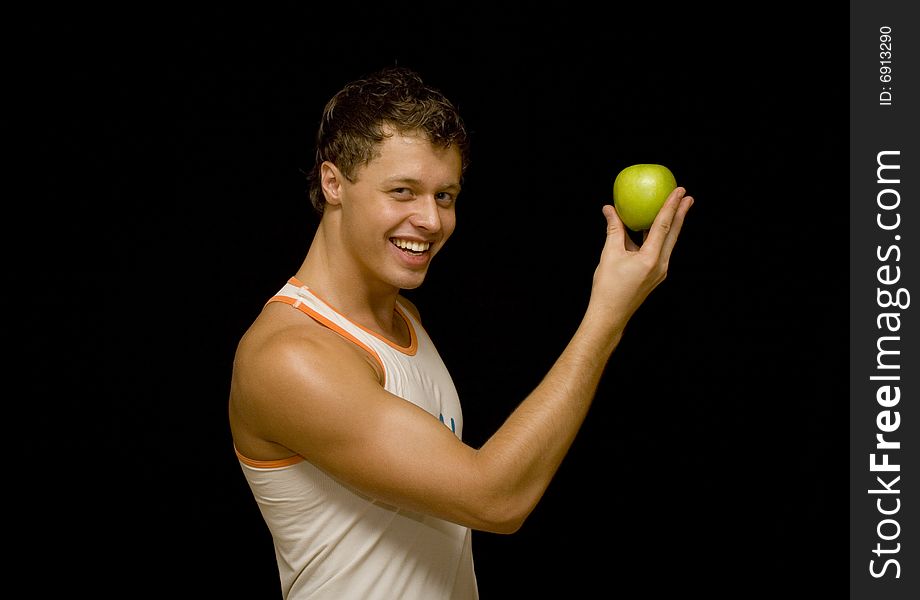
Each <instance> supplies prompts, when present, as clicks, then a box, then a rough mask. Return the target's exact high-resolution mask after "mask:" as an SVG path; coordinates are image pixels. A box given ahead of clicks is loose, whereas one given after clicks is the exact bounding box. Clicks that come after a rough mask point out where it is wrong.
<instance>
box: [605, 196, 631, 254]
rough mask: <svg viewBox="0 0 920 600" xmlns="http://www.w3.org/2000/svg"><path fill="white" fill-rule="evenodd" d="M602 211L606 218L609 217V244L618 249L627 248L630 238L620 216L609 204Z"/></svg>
mask: <svg viewBox="0 0 920 600" xmlns="http://www.w3.org/2000/svg"><path fill="white" fill-rule="evenodd" d="M601 210H602V211H603V213H604V216H605V217H607V242H608V243H613V244H615V246H616V247H617V248H623V247H625V245H626V238H627V237H628V236H627V235H626V230H625V228H624V225H623V221H621V220H620V215H618V214H617V211H616V209H615V208H614V207H613V206H611V205H609V204H605V205H604V207H603V208H602V209H601Z"/></svg>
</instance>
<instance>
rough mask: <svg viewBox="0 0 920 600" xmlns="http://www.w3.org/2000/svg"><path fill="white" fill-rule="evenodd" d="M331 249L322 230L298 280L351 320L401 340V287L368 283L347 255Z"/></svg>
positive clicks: (311, 246)
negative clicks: (398, 312)
mask: <svg viewBox="0 0 920 600" xmlns="http://www.w3.org/2000/svg"><path fill="white" fill-rule="evenodd" d="M330 246H331V245H330V244H329V242H328V240H327V239H326V237H325V235H324V234H323V229H322V227H320V228H319V229H318V230H317V233H316V236H315V237H314V238H313V242H312V243H311V245H310V249H309V251H308V252H307V256H306V258H305V259H304V261H303V264H302V265H301V266H300V268H299V269H298V270H297V273H296V274H295V277H296V278H297V279H298V280H300V281H301V282H302V283H303V284H304V285H306V286H307V287H308V288H310V289H311V290H313V291H314V292H316V294H317V296H319V297H321V298H322V299H323V300H324V301H325V302H327V303H329V304H330V305H331V306H332V307H333V308H335V309H336V310H337V311H338V312H340V313H341V314H343V315H345V316H346V317H348V318H349V319H350V320H351V321H353V322H355V323H357V324H359V325H362V326H364V327H366V328H368V329H370V330H372V331H375V332H377V333H379V334H381V335H383V336H385V337H387V338H390V339H398V338H401V337H402V333H403V332H402V321H401V320H399V319H396V318H395V317H396V313H395V310H396V298H397V296H398V295H399V291H400V290H399V288H395V287H392V286H388V285H382V284H380V283H377V282H370V281H367V278H366V277H362V276H361V274H360V273H359V271H358V268H357V267H356V265H355V264H354V263H353V262H352V261H350V260H349V259H348V257H347V255H345V254H344V253H342V252H336V251H335V250H334V249H333V248H331V247H330ZM375 283H376V285H374V284H375Z"/></svg>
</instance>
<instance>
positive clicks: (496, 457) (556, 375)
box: [231, 189, 692, 533]
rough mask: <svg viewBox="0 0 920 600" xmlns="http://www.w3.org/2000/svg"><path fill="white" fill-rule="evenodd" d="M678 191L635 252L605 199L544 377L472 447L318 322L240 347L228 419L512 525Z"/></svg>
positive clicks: (571, 433)
mask: <svg viewBox="0 0 920 600" xmlns="http://www.w3.org/2000/svg"><path fill="white" fill-rule="evenodd" d="M681 196H682V190H680V189H678V190H675V193H673V194H672V195H671V197H670V198H669V200H668V202H667V203H666V204H665V206H664V207H663V208H662V211H661V213H660V214H659V217H658V219H657V220H656V222H655V224H654V225H653V226H652V230H651V231H650V232H649V235H648V239H647V240H646V242H645V243H644V244H643V246H642V248H641V249H640V248H637V247H636V246H635V245H634V244H632V242H631V241H630V240H629V238H628V236H627V235H626V234H625V230H624V229H623V225H622V223H621V222H620V220H619V218H618V217H617V216H616V213H615V211H613V208H612V207H609V206H608V207H605V209H604V212H605V215H606V217H607V242H606V244H605V246H604V250H603V252H602V255H601V260H600V263H599V265H598V268H597V270H596V271H595V276H594V285H593V288H592V293H591V299H590V301H589V305H588V309H587V311H586V313H585V316H584V319H583V320H582V322H581V324H580V326H579V327H578V329H577V331H576V333H575V335H574V336H573V338H572V339H571V341H570V342H569V344H568V345H567V346H566V348H565V349H564V351H563V352H562V354H561V356H560V357H559V359H558V360H557V361H556V363H555V364H554V365H553V367H552V368H551V369H550V371H549V373H547V375H546V376H545V378H544V379H543V380H542V381H541V383H540V384H539V385H538V386H537V387H536V389H535V390H534V391H533V392H532V393H531V394H530V395H528V396H527V398H525V399H524V400H523V402H521V404H520V405H519V406H518V407H517V408H516V409H515V410H514V411H513V412H512V414H511V415H510V416H509V418H508V419H507V420H506V422H505V423H504V424H503V425H502V426H501V427H500V428H499V429H498V430H497V431H496V432H495V434H494V435H493V436H492V437H491V438H490V439H489V440H488V441H487V442H486V443H485V444H484V445H483V446H482V447H481V448H480V449H478V450H476V449H473V448H471V447H469V446H467V445H465V444H464V443H463V442H461V441H460V440H459V439H457V437H456V436H454V435H453V433H452V432H451V431H450V430H449V429H448V428H446V427H444V426H443V425H442V424H441V423H440V422H439V421H438V420H437V419H435V418H434V417H432V416H431V415H429V414H428V413H426V412H425V411H423V410H422V409H420V408H418V407H416V406H415V405H413V404H411V403H409V402H406V401H404V400H402V399H401V398H398V397H396V396H393V395H392V394H390V393H388V392H386V391H385V390H384V389H383V388H382V386H381V385H380V383H379V380H378V375H377V373H376V372H375V370H374V369H373V367H372V365H371V364H370V363H369V362H368V361H367V359H366V357H365V356H363V355H362V354H361V351H360V350H358V349H357V348H356V347H355V346H353V345H352V344H349V343H345V342H343V340H341V339H339V338H338V337H337V336H336V334H334V333H332V332H330V331H327V330H321V329H320V328H317V329H315V330H314V331H313V332H312V333H311V335H309V336H305V335H303V334H297V333H291V332H288V333H282V334H280V335H276V336H272V337H270V338H269V339H266V340H262V341H260V342H258V343H254V344H252V345H253V346H254V347H250V348H247V349H245V350H244V351H242V352H241V353H240V354H239V357H238V363H237V364H236V371H237V375H235V380H234V387H233V391H232V400H231V418H232V421H234V422H236V423H237V424H239V423H245V425H246V428H247V430H248V431H251V432H253V433H254V434H255V435H258V436H260V437H261V438H263V439H265V440H269V441H270V442H272V443H274V444H278V445H280V446H283V447H285V448H289V449H291V450H292V451H294V452H297V453H298V454H301V455H302V456H304V457H305V458H307V459H308V460H310V461H311V462H312V463H313V464H315V465H316V466H318V467H319V468H321V469H324V470H325V471H327V472H329V473H330V474H331V475H332V476H334V477H337V478H339V479H340V480H342V481H343V482H345V483H347V484H349V485H352V486H354V487H355V488H357V489H358V490H360V491H362V492H363V493H366V494H368V495H370V496H372V497H374V498H377V499H379V500H381V501H383V502H386V503H388V504H392V505H394V506H398V507H401V508H406V509H409V510H414V511H419V512H423V513H427V514H432V515H435V516H438V517H441V518H443V519H446V520H450V521H453V522H456V523H460V524H463V525H467V526H469V527H473V528H476V529H481V530H487V531H494V532H500V533H509V532H512V531H515V530H516V529H517V528H519V527H520V525H521V524H522V523H523V521H524V520H525V519H526V517H527V515H529V514H530V512H531V511H532V510H533V508H534V506H536V504H537V502H538V501H539V499H540V498H541V497H542V495H543V493H544V491H545V490H546V487H547V486H548V485H549V482H550V480H551V479H552V477H553V476H554V475H555V473H556V470H557V469H558V467H559V464H560V463H561V461H562V459H563V457H564V456H565V454H566V452H567V451H568V449H569V447H570V446H571V444H572V441H573V440H574V438H575V435H576V434H577V432H578V429H579V428H580V426H581V424H582V422H583V421H584V418H585V416H586V414H587V411H588V408H589V406H590V403H591V400H592V398H593V396H594V393H595V391H596V389H597V385H598V382H599V380H600V377H601V374H602V373H603V370H604V367H605V365H606V362H607V360H608V359H609V357H610V355H611V353H612V352H613V349H614V348H615V347H616V344H617V343H618V342H619V339H620V337H621V335H622V332H623V328H624V327H625V325H626V322H627V321H628V320H629V318H630V317H631V315H632V314H633V312H634V311H635V310H636V309H637V308H638V307H639V306H640V305H641V303H642V302H643V300H644V299H645V297H646V296H647V295H648V294H649V293H650V292H651V291H652V289H654V287H655V286H657V285H658V283H660V282H661V280H663V279H664V276H665V274H666V271H667V262H668V258H669V256H670V252H671V249H672V248H673V246H674V243H675V242H676V238H677V235H678V233H679V230H680V227H681V225H682V223H683V218H684V215H685V214H686V212H687V210H688V209H689V206H690V204H691V203H692V199H690V198H689V197H687V198H684V199H683V200H681ZM244 343H246V342H244ZM241 347H242V346H241Z"/></svg>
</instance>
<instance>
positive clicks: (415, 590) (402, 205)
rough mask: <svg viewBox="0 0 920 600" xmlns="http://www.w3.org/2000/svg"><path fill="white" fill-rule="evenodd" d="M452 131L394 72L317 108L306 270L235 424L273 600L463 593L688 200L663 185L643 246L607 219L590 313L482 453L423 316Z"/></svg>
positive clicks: (268, 319)
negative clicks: (268, 557) (477, 555)
mask: <svg viewBox="0 0 920 600" xmlns="http://www.w3.org/2000/svg"><path fill="white" fill-rule="evenodd" d="M467 150H468V143H467V135H466V131H465V129H464V126H463V122H462V120H461V119H460V116H459V115H458V114H457V112H456V111H455V109H454V107H453V106H452V104H451V103H450V102H449V101H448V100H447V99H446V98H445V97H444V96H442V95H441V94H440V93H439V92H437V91H436V90H433V89H431V88H429V87H427V86H426V85H425V84H424V83H423V82H422V81H421V79H420V78H419V77H418V75H417V74H415V73H413V72H411V71H409V70H407V69H403V68H388V69H384V70H383V71H381V72H378V73H376V74H374V75H373V76H370V77H368V78H366V79H363V80H359V81H356V82H354V83H351V84H349V85H347V86H346V87H345V88H344V89H343V90H342V91H340V92H339V93H338V94H336V95H335V96H334V97H333V98H332V99H331V100H330V102H329V103H328V104H327V106H326V109H325V111H324V114H323V119H322V123H321V125H320V128H319V132H318V136H317V153H316V164H315V167H314V171H313V173H312V188H311V199H312V201H313V203H314V205H315V206H316V208H317V209H318V210H319V211H320V212H321V214H322V216H321V219H320V223H319V226H318V229H317V231H316V235H315V237H314V239H313V243H312V245H311V246H310V249H309V251H308V253H307V256H306V258H305V259H304V261H303V264H302V266H301V267H300V269H299V270H298V271H297V272H296V273H295V274H294V275H293V277H292V278H291V279H290V280H289V281H288V282H287V283H286V284H284V286H283V287H282V288H281V289H280V291H279V292H278V294H277V295H276V296H274V297H273V298H271V299H270V301H269V302H268V303H267V304H266V306H265V307H264V309H263V311H262V312H261V314H260V315H259V316H258V318H257V319H256V320H255V322H254V323H253V324H252V326H251V327H250V329H249V330H248V331H247V332H246V334H245V335H244V336H243V339H242V340H241V342H240V344H239V348H238V350H237V354H236V359H235V361H234V371H233V380H232V385H231V394H230V407H229V417H230V425H231V430H232V433H233V441H234V444H235V447H236V452H237V456H238V458H239V460H240V463H241V467H242V469H243V472H244V473H245V476H246V478H247V480H248V482H249V485H250V487H251V489H252V492H253V494H254V496H255V499H256V501H257V503H258V505H259V507H260V509H261V511H262V515H263V516H264V518H265V521H266V523H267V524H268V527H269V529H270V530H271V533H272V537H273V540H274V544H275V553H276V558H277V562H278V568H279V572H280V576H281V584H282V590H283V593H284V597H285V598H289V599H293V598H334V599H337V600H338V599H342V598H361V599H371V598H388V599H389V598H400V599H402V600H406V599H421V600H435V599H441V598H463V599H469V598H477V597H478V591H477V587H476V577H475V574H474V570H473V559H472V554H471V548H470V538H471V533H470V532H471V530H472V529H480V530H485V531H491V532H500V533H511V532H514V531H516V530H517V529H518V528H519V527H520V526H521V525H522V523H523V522H524V520H525V519H526V518H527V516H528V514H530V512H531V511H532V510H533V508H534V506H535V505H536V504H537V502H538V501H539V500H540V498H541V496H542V495H543V493H544V491H545V490H546V488H547V485H548V484H549V482H550V480H551V479H552V477H553V475H554V473H555V472H556V470H557V468H558V466H559V464H560V462H561V461H562V459H563V457H564V456H565V454H566V452H567V451H568V449H569V447H570V445H571V443H572V441H573V439H574V437H575V435H576V433H577V431H578V429H579V427H580V425H581V423H582V421H583V419H584V418H585V415H586V413H587V411H588V407H589V405H590V403H591V400H592V398H593V395H594V393H595V390H596V388H597V385H598V382H599V380H600V377H601V375H602V372H603V370H604V367H605V364H606V362H607V360H608V358H609V357H610V355H611V353H612V352H613V349H614V348H615V347H616V345H617V343H618V342H619V340H620V337H621V335H622V333H623V329H624V327H625V325H626V323H627V321H628V320H629V318H630V317H631V315H632V314H633V313H634V311H635V310H636V309H637V308H638V307H639V305H640V304H641V303H642V302H643V300H644V299H645V298H646V296H647V295H648V294H649V293H650V292H651V291H652V290H653V289H654V288H655V287H656V286H657V285H658V284H659V283H660V282H661V281H662V280H663V279H664V277H665V274H666V271H667V265H668V258H669V256H670V254H671V251H672V249H673V248H674V245H675V243H676V241H677V237H678V234H679V232H680V229H681V225H682V223H683V221H684V216H685V215H686V213H687V210H688V209H689V208H690V205H691V204H692V203H693V199H692V198H691V197H690V196H685V195H684V190H683V189H682V188H677V189H675V190H674V191H673V192H672V193H671V195H670V197H669V198H668V200H667V202H666V204H665V205H664V207H663V208H662V209H661V212H660V213H659V215H658V217H657V219H656V221H655V223H654V225H653V226H652V228H651V229H650V231H649V232H648V233H647V239H646V240H645V241H644V243H643V245H642V247H641V248H639V247H637V246H636V244H634V243H633V242H632V240H631V239H630V237H629V236H628V235H627V234H626V232H625V229H624V226H623V224H622V222H621V221H620V219H619V218H618V216H617V214H616V211H615V210H614V209H613V207H612V206H605V207H604V209H603V212H604V215H605V216H606V219H607V239H606V243H605V246H604V248H603V251H602V253H601V257H600V262H599V264H598V266H597V269H596V270H595V274H594V280H593V287H592V291H591V295H590V299H589V303H588V308H587V310H586V313H585V315H584V318H583V320H582V322H581V324H580V326H579V327H578V329H577V331H576V332H575V334H574V336H573V337H572V339H571V341H570V342H569V344H568V345H567V346H566V348H565V350H564V351H563V353H562V355H561V356H560V357H559V359H558V360H557V361H556V363H555V364H554V365H553V367H552V368H551V369H550V371H549V373H547V375H546V377H545V378H544V379H543V381H542V382H541V383H540V384H539V385H538V386H537V388H536V389H535V390H534V391H533V392H532V393H531V394H530V395H529V396H527V398H525V399H524V400H523V401H522V402H521V403H520V405H519V406H518V408H517V409H515V410H514V411H513V412H512V414H511V415H510V416H509V417H508V419H507V420H506V421H505V423H504V424H503V425H502V426H501V427H500V428H499V429H498V430H497V431H496V432H495V434H494V435H493V436H492V437H491V438H489V440H488V441H487V442H486V443H485V444H484V445H483V446H482V447H481V448H478V449H477V448H472V447H470V446H468V445H466V444H464V443H463V442H462V440H461V436H462V430H463V419H462V414H461V410H460V402H459V399H458V398H457V393H456V390H455V389H454V386H453V383H452V382H451V378H450V375H449V374H448V371H447V369H446V368H445V366H444V364H443V363H442V361H441V359H440V357H439V356H438V353H437V351H436V349H435V347H434V345H433V344H432V341H431V339H429V337H428V335H427V334H426V333H425V330H424V329H423V328H422V325H421V322H420V318H419V314H418V311H417V310H416V308H415V307H414V306H413V305H412V304H411V303H410V302H409V301H408V300H406V299H405V298H404V297H402V296H401V295H400V291H401V290H403V289H412V288H416V287H418V286H419V285H421V283H422V281H423V280H424V278H425V274H426V273H427V271H428V267H429V265H430V264H431V261H432V259H433V258H434V256H435V255H436V254H437V253H438V251H439V250H440V249H441V248H442V247H443V246H444V244H445V242H447V240H448V238H449V237H450V235H451V233H452V232H453V230H454V226H455V215H454V205H455V202H456V200H457V196H458V194H459V193H460V186H461V180H462V176H463V173H464V169H465V167H466V164H467Z"/></svg>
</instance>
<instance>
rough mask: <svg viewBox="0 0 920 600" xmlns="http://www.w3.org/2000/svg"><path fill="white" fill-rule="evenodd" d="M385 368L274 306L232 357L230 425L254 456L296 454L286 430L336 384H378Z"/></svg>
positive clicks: (244, 450) (280, 306) (350, 345)
mask: <svg viewBox="0 0 920 600" xmlns="http://www.w3.org/2000/svg"><path fill="white" fill-rule="evenodd" d="M381 378H382V371H381V369H380V367H379V366H378V365H377V363H376V361H375V360H374V359H373V358H372V357H371V356H370V355H369V354H368V353H367V352H366V351H365V350H363V349H361V348H360V347H358V346H357V345H355V344H353V343H351V342H350V341H348V340H346V339H344V338H342V337H341V336H340V335H339V334H337V333H335V332H333V331H331V330H330V329H328V328H326V327H325V326H323V325H321V324H319V323H317V322H316V321H314V320H313V319H311V318H309V317H307V316H306V315H304V314H302V313H300V312H298V311H296V310H292V309H291V307H289V306H287V305H283V304H277V305H269V306H267V307H265V309H264V310H263V312H262V314H260V315H259V317H258V318H257V319H256V321H255V322H254V323H253V324H252V326H251V327H250V328H249V330H248V331H247V332H246V333H245V334H244V335H243V337H242V339H241V340H240V343H239V345H238V347H237V351H236V355H235V356H234V361H233V373H232V377H231V384H230V424H231V430H232V433H233V437H234V443H235V444H236V445H237V449H238V450H239V451H240V452H241V453H243V454H244V455H246V456H249V457H250V458H255V459H264V460H271V459H274V458H282V457H283V456H288V455H290V454H292V452H293V451H296V450H295V449H292V448H291V447H290V444H288V443H285V442H284V438H285V436H284V435H283V429H284V427H285V426H286V425H287V423H289V421H290V418H291V417H292V415H298V414H300V415H302V414H310V413H311V412H313V413H314V414H315V411H316V408H317V405H318V404H320V403H322V402H323V401H325V399H326V398H328V395H329V391H330V390H334V389H335V388H336V385H337V384H341V385H342V389H344V388H345V387H347V384H348V383H349V382H354V381H363V382H365V384H366V385H379V384H380V381H381Z"/></svg>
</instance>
